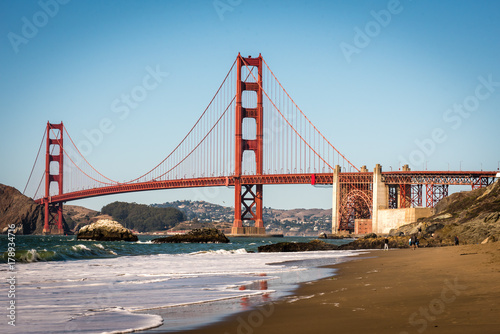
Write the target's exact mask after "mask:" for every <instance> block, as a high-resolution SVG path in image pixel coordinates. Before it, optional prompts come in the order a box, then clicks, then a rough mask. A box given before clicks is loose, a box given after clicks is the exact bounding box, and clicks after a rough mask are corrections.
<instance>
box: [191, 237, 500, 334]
mask: <svg viewBox="0 0 500 334" xmlns="http://www.w3.org/2000/svg"><path fill="white" fill-rule="evenodd" d="M335 268H337V269H338V272H337V275H336V276H334V277H331V278H326V279H322V280H319V281H315V282H309V283H306V284H303V285H302V286H301V287H300V288H299V289H298V290H297V291H296V293H295V294H294V296H292V297H288V298H286V299H284V300H281V301H279V302H276V303H272V304H268V305H266V306H263V307H260V308H257V309H255V310H251V311H247V312H244V313H239V314H236V315H233V316H230V317H228V318H227V319H225V320H224V321H222V322H219V323H216V324H212V325H209V326H207V327H204V328H200V329H197V330H192V331H186V332H185V333H207V334H212V333H213V334H215V333H217V334H222V333H238V334H239V333H242V334H243V333H244V334H255V333H287V334H291V333H301V334H302V333H399V334H403V333H409V334H410V333H453V334H457V333H500V242H496V243H490V244H486V245H465V246H452V247H442V248H421V249H417V250H415V251H413V250H410V249H395V250H390V251H388V252H385V251H372V252H370V253H369V254H364V255H362V256H360V258H358V259H355V260H353V261H350V262H346V263H342V264H339V265H337V266H335Z"/></svg>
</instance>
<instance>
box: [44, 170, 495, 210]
mask: <svg viewBox="0 0 500 334" xmlns="http://www.w3.org/2000/svg"><path fill="white" fill-rule="evenodd" d="M498 175H499V174H497V172H494V171H493V172H488V171H390V172H382V178H383V181H384V183H385V184H448V185H470V186H473V187H474V186H477V187H480V186H481V185H482V181H484V180H485V179H486V181H488V178H493V177H495V176H497V177H498ZM240 179H241V183H242V184H263V185H272V184H312V185H328V184H332V183H333V173H312V174H311V173H307V174H306V173H304V174H264V175H242V176H241V177H240ZM234 180H235V177H234V176H217V177H206V178H194V179H179V180H166V181H148V182H140V183H122V184H117V185H112V186H107V187H100V188H94V189H85V190H79V191H75V192H69V193H64V194H61V195H55V196H51V197H49V198H48V201H47V199H46V198H40V199H37V200H36V202H37V203H46V202H48V203H62V202H67V201H73V200H77V199H84V198H89V197H98V196H105V195H112V194H120V193H128V192H137V191H150V190H161V189H179V188H194V187H224V186H226V187H230V186H234ZM339 180H340V182H341V183H342V182H353V183H357V182H361V183H371V182H372V180H373V172H355V173H340V175H339ZM489 183H490V182H486V184H489ZM483 185H484V184H483Z"/></svg>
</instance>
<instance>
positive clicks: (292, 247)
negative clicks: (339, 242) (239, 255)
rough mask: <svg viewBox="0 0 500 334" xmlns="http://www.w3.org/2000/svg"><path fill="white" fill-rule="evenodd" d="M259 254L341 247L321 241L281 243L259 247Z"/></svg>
mask: <svg viewBox="0 0 500 334" xmlns="http://www.w3.org/2000/svg"><path fill="white" fill-rule="evenodd" d="M258 249H259V253H266V252H267V253H271V252H308V251H319V250H336V249H339V246H336V245H333V244H329V243H326V242H324V241H321V240H312V241H309V242H279V243H277V244H272V245H264V246H259V248H258Z"/></svg>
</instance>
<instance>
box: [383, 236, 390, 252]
mask: <svg viewBox="0 0 500 334" xmlns="http://www.w3.org/2000/svg"><path fill="white" fill-rule="evenodd" d="M384 250H385V251H388V250H389V239H387V238H385V239H384Z"/></svg>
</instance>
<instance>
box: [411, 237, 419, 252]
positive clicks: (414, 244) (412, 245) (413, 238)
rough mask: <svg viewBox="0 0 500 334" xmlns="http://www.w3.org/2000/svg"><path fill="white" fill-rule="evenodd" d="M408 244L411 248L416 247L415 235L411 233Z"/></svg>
mask: <svg viewBox="0 0 500 334" xmlns="http://www.w3.org/2000/svg"><path fill="white" fill-rule="evenodd" d="M410 246H411V248H412V249H413V250H415V249H416V248H417V237H416V236H415V234H413V235H412V236H411V238H410Z"/></svg>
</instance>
